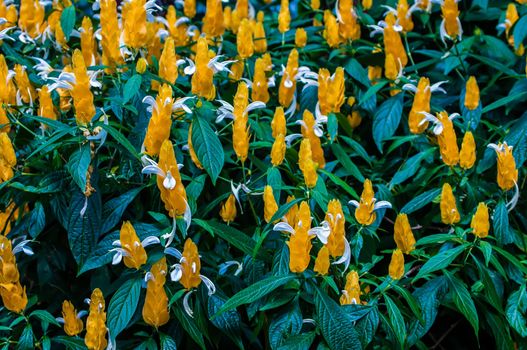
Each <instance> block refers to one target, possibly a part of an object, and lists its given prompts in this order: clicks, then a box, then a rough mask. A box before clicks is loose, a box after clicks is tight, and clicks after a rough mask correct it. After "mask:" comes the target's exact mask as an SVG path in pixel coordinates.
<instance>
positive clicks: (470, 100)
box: [464, 76, 479, 111]
mask: <svg viewBox="0 0 527 350" xmlns="http://www.w3.org/2000/svg"><path fill="white" fill-rule="evenodd" d="M464 104H465V107H467V109H469V110H471V111H473V110H475V109H476V108H478V106H479V86H478V82H477V81H476V77H474V76H471V77H470V78H469V79H468V81H467V84H466V89H465V102H464Z"/></svg>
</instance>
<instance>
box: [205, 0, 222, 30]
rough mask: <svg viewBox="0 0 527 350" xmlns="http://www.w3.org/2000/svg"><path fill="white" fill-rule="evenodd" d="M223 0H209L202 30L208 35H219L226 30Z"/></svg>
mask: <svg viewBox="0 0 527 350" xmlns="http://www.w3.org/2000/svg"><path fill="white" fill-rule="evenodd" d="M221 3H222V1H221V0H207V7H206V12H205V16H204V17H203V27H202V31H203V33H205V34H206V35H207V37H211V38H214V37H219V36H221V35H223V32H224V31H225V27H224V22H223V7H222V5H221Z"/></svg>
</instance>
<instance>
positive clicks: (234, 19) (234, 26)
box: [230, 10, 242, 34]
mask: <svg viewBox="0 0 527 350" xmlns="http://www.w3.org/2000/svg"><path fill="white" fill-rule="evenodd" d="M241 20H242V19H241V18H240V16H239V15H238V11H236V10H233V11H232V13H231V26H230V29H231V31H232V33H233V34H237V33H238V28H239V27H240V23H241Z"/></svg>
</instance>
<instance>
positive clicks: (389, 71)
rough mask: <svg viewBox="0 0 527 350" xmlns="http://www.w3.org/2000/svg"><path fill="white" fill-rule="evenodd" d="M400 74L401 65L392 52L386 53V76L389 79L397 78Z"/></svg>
mask: <svg viewBox="0 0 527 350" xmlns="http://www.w3.org/2000/svg"><path fill="white" fill-rule="evenodd" d="M398 75H399V67H398V65H397V62H395V57H393V55H392V54H391V53H389V54H387V55H386V58H385V60H384V76H385V77H386V79H389V80H392V81H394V80H396V79H397V76H398Z"/></svg>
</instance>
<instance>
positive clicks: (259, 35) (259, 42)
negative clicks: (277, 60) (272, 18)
mask: <svg viewBox="0 0 527 350" xmlns="http://www.w3.org/2000/svg"><path fill="white" fill-rule="evenodd" d="M253 36H254V52H256V53H265V52H267V38H266V37H265V27H264V24H263V21H257V22H256V24H255V25H254V35H253Z"/></svg>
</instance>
